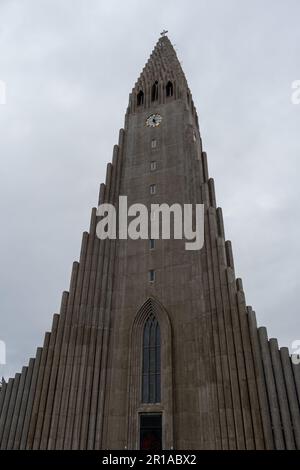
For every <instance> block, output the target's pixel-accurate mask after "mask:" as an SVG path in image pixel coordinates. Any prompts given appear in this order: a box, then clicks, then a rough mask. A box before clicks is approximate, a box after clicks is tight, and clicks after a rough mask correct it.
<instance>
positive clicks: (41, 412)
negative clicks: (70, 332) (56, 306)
mask: <svg viewBox="0 0 300 470" xmlns="http://www.w3.org/2000/svg"><path fill="white" fill-rule="evenodd" d="M58 323H59V315H58V314H55V315H54V316H53V321H52V328H51V336H50V341H49V346H48V352H47V359H46V362H45V372H44V377H43V383H42V388H41V396H40V402H39V407H38V413H37V420H36V425H35V431H34V441H33V446H32V448H33V449H34V450H36V449H39V448H40V442H41V438H42V429H43V422H44V418H45V408H46V402H47V395H48V390H49V382H50V375H51V369H52V362H53V355H54V350H55V346H56V336H57V329H58Z"/></svg>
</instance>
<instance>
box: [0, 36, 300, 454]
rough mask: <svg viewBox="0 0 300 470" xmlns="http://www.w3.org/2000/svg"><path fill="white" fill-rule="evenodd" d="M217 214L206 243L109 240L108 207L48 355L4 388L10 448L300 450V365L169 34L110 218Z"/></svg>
mask: <svg viewBox="0 0 300 470" xmlns="http://www.w3.org/2000/svg"><path fill="white" fill-rule="evenodd" d="M120 196H127V200H128V204H129V205H132V204H137V203H138V204H144V205H145V206H146V207H150V206H151V204H161V203H166V204H169V205H172V204H175V203H176V204H180V205H181V206H183V205H184V204H202V205H204V245H203V247H202V249H200V250H186V249H185V240H184V239H151V238H150V239H147V240H146V239H136V240H134V239H130V238H128V239H120V238H117V239H108V238H107V239H103V240H102V239H99V237H97V234H96V227H97V223H98V221H99V220H98V219H99V216H98V214H97V208H96V207H95V208H93V209H92V211H91V219H90V227H89V231H88V232H84V233H83V236H82V244H81V250H80V257H79V261H78V262H77V261H76V262H74V263H73V267H72V273H71V280H70V287H69V291H68V292H63V294H62V300H61V308H60V312H59V314H55V315H54V316H53V324H52V328H51V331H50V332H47V333H46V334H45V338H44V342H43V346H42V347H38V348H37V351H36V356H35V357H34V358H31V359H30V360H29V362H28V364H27V365H26V366H24V367H23V368H22V370H21V372H19V373H17V374H16V375H15V377H14V378H11V379H9V380H8V382H7V383H4V384H3V386H2V387H1V391H0V448H1V449H146V450H152V451H154V450H160V449H179V450H183V449H199V450H200V449H224V450H225V449H300V365H299V364H296V361H295V360H294V358H293V357H291V356H290V354H289V351H288V349H287V348H285V347H282V348H279V346H278V342H277V340H276V339H269V338H268V336H267V331H266V329H265V328H258V327H257V323H256V316H255V312H254V311H253V310H252V308H251V307H249V306H247V304H246V300H245V294H244V290H243V283H242V280H241V279H239V278H236V276H235V270H234V257H233V250H232V245H231V243H230V241H228V240H226V236H225V230H224V222H223V217H222V209H221V208H220V207H219V206H218V204H217V200H216V194H215V187H214V180H213V179H212V178H211V177H210V176H209V171H208V158H207V155H206V153H205V151H204V150H203V143H202V140H201V134H200V129H199V124H198V117H197V112H196V109H195V106H194V102H193V98H192V94H191V91H190V89H189V87H188V84H187V81H186V78H185V75H184V72H183V70H182V68H181V65H180V62H179V60H178V58H177V55H176V52H175V50H174V48H173V46H172V44H171V42H170V40H169V38H168V37H167V35H166V32H164V33H163V34H162V35H161V37H160V38H159V40H158V42H157V44H156V45H155V48H154V50H153V51H152V53H151V55H150V58H149V60H148V61H147V63H146V65H145V67H144V68H143V70H142V73H141V75H140V76H139V78H138V80H137V82H136V84H135V86H134V88H133V89H132V92H131V93H130V96H129V104H128V108H127V111H126V115H125V123H124V129H121V130H120V132H119V139H118V144H117V145H115V146H114V148H113V155H112V162H111V163H108V165H107V173H106V181H105V183H103V184H101V186H100V191H99V199H98V201H97V207H98V206H99V205H100V204H102V203H110V204H113V205H114V206H116V207H117V205H118V201H119V197H120Z"/></svg>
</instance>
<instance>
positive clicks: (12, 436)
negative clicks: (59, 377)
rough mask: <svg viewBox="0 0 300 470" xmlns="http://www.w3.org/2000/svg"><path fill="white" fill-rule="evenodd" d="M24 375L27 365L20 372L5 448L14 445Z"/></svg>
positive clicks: (10, 447) (24, 379)
mask: <svg viewBox="0 0 300 470" xmlns="http://www.w3.org/2000/svg"><path fill="white" fill-rule="evenodd" d="M26 375H27V367H23V368H22V372H21V376H20V382H19V387H18V393H17V396H16V403H15V408H14V412H13V416H12V422H11V428H10V432H9V436H8V441H7V449H12V448H13V445H14V440H15V434H16V429H17V423H18V418H19V415H20V409H21V405H22V400H23V393H24V387H25V381H26Z"/></svg>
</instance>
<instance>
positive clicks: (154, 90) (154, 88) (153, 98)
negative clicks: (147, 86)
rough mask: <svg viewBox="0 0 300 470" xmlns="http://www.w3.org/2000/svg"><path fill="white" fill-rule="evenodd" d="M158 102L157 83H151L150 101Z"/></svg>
mask: <svg viewBox="0 0 300 470" xmlns="http://www.w3.org/2000/svg"><path fill="white" fill-rule="evenodd" d="M156 100H158V81H157V80H156V82H154V83H153V85H152V91H151V101H156Z"/></svg>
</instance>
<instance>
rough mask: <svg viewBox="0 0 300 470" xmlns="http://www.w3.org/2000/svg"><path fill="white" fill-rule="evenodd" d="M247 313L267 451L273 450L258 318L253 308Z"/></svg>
mask: <svg viewBox="0 0 300 470" xmlns="http://www.w3.org/2000/svg"><path fill="white" fill-rule="evenodd" d="M247 313H248V323H249V333H250V340H251V348H252V354H253V359H254V369H255V378H256V383H257V390H258V397H259V405H260V411H261V419H262V425H263V431H264V440H265V447H266V449H268V450H271V449H274V438H273V433H272V423H271V415H270V408H269V402H268V395H267V388H266V383H265V375H264V369H263V362H262V355H261V348H260V345H259V338H258V330H257V323H256V317H255V312H253V310H252V309H251V308H248V309H247Z"/></svg>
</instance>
